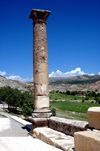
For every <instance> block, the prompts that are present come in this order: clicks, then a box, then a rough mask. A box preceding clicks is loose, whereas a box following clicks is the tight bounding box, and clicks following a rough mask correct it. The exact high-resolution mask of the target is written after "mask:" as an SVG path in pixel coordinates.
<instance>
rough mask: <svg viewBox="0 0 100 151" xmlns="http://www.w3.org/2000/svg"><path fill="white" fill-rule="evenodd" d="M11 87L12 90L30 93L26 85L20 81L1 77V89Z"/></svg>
mask: <svg viewBox="0 0 100 151" xmlns="http://www.w3.org/2000/svg"><path fill="white" fill-rule="evenodd" d="M6 86H10V87H11V88H17V89H18V90H20V91H22V92H24V91H28V89H26V88H25V84H24V83H22V82H20V81H14V80H11V79H7V78H5V77H3V76H1V75H0V87H6Z"/></svg>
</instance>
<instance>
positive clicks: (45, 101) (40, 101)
mask: <svg viewBox="0 0 100 151" xmlns="http://www.w3.org/2000/svg"><path fill="white" fill-rule="evenodd" d="M34 100H35V102H34V108H35V109H40V110H41V109H44V108H45V109H49V96H35V97H34Z"/></svg>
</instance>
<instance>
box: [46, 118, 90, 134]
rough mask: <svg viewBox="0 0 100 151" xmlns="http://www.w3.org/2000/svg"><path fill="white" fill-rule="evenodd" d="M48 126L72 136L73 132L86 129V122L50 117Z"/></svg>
mask: <svg viewBox="0 0 100 151" xmlns="http://www.w3.org/2000/svg"><path fill="white" fill-rule="evenodd" d="M49 127H50V128H52V129H54V130H57V131H60V132H63V133H65V134H68V135H72V136H74V133H75V132H78V131H84V130H86V129H87V128H88V122H85V121H79V120H70V119H64V118H58V117H50V119H49Z"/></svg>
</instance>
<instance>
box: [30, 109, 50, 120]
mask: <svg viewBox="0 0 100 151" xmlns="http://www.w3.org/2000/svg"><path fill="white" fill-rule="evenodd" d="M51 116H52V113H51V111H50V110H34V112H33V113H32V117H33V118H49V117H51Z"/></svg>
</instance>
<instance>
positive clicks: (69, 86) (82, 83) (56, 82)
mask: <svg viewBox="0 0 100 151" xmlns="http://www.w3.org/2000/svg"><path fill="white" fill-rule="evenodd" d="M4 86H10V87H12V88H17V89H19V90H20V91H22V92H24V91H31V92H33V89H34V87H33V82H26V83H22V82H20V81H17V80H11V79H7V78H6V77H3V76H1V75H0V87H4ZM49 90H50V91H51V90H54V91H62V92H65V91H66V90H70V91H74V90H75V91H98V92H100V75H93V76H90V75H81V76H74V77H52V78H49Z"/></svg>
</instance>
